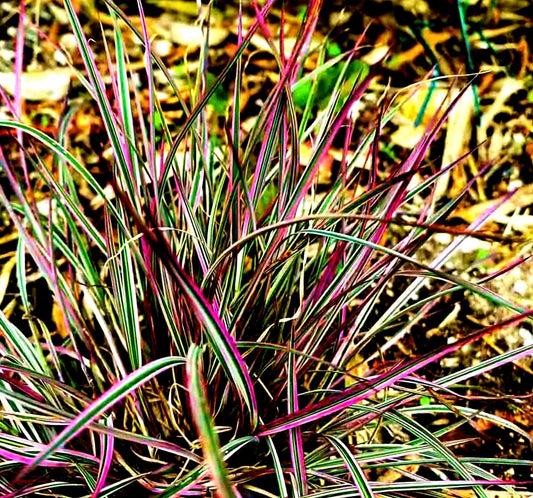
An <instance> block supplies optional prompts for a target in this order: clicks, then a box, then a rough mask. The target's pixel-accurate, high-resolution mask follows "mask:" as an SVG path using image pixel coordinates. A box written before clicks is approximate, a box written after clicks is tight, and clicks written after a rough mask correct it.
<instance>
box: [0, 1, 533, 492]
mask: <svg viewBox="0 0 533 498" xmlns="http://www.w3.org/2000/svg"><path fill="white" fill-rule="evenodd" d="M272 3H273V2H272V1H267V2H266V3H265V5H264V6H263V7H259V6H257V5H255V10H256V11H255V17H254V22H253V23H252V24H251V25H250V26H249V27H247V28H246V29H244V28H243V27H242V24H243V23H242V22H239V29H238V33H237V38H238V43H237V45H236V47H235V53H234V55H233V57H232V58H231V60H230V61H229V62H228V63H227V65H226V66H225V67H224V69H223V70H221V71H220V74H219V75H218V76H217V77H216V79H213V78H211V77H208V74H209V73H208V71H209V50H210V49H209V45H208V43H207V41H206V43H205V45H204V46H203V47H202V48H201V49H200V55H199V63H198V64H197V66H196V68H197V69H196V70H195V72H193V73H192V74H189V76H188V78H189V80H188V83H187V82H181V83H179V84H178V83H176V79H175V77H174V76H173V74H171V72H170V71H169V70H168V69H167V68H165V66H164V65H163V63H162V61H161V59H160V58H158V57H157V56H156V55H155V53H154V52H153V50H152V49H151V43H152V39H151V36H152V34H151V33H150V32H149V30H148V28H147V25H146V23H145V17H144V15H143V6H142V3H141V2H138V10H139V20H140V23H138V24H137V25H136V24H135V23H132V22H130V19H128V18H127V17H126V16H125V15H124V14H123V13H122V12H121V11H120V10H119V9H118V8H116V6H114V4H112V2H109V15H110V16H111V18H112V19H113V20H114V29H113V37H112V38H111V39H109V38H106V39H105V45H104V46H105V51H104V53H98V54H96V53H95V52H94V51H93V46H96V45H94V43H95V42H94V40H93V41H89V40H88V38H87V35H86V34H84V31H83V29H82V25H81V23H80V19H79V17H78V15H77V13H76V11H75V8H74V6H73V2H71V0H65V3H64V5H65V11H66V15H67V16H68V21H69V23H70V26H71V27H72V32H73V34H74V35H75V38H76V42H77V47H78V49H79V53H80V56H81V58H80V62H82V64H81V63H80V65H79V66H78V69H77V71H76V83H75V84H77V85H78V86H80V87H81V88H82V89H83V91H82V90H80V93H81V94H83V95H85V100H83V102H82V103H80V101H75V103H73V104H72V105H71V104H69V102H68V101H67V103H66V112H65V113H64V116H63V117H62V119H61V122H60V123H59V126H58V127H57V129H56V130H55V131H54V133H52V134H49V133H48V134H47V133H45V132H43V131H40V129H39V128H38V127H37V126H33V125H32V124H28V123H26V122H25V121H24V120H23V119H20V116H21V110H22V102H21V97H20V93H18V94H17V93H15V95H14V97H13V98H10V97H8V96H7V95H6V94H4V93H3V94H2V96H3V101H4V105H5V106H6V107H8V108H9V110H10V117H9V118H5V119H2V120H1V121H0V127H1V129H2V130H10V134H11V135H10V139H9V140H4V142H3V144H4V145H3V147H2V149H1V150H0V164H1V168H2V181H1V189H0V199H1V201H2V204H3V207H4V209H5V212H6V213H7V215H8V216H9V220H10V221H9V222H10V224H11V225H10V226H11V228H12V230H13V231H16V233H17V234H18V237H17V238H16V241H15V242H14V255H13V258H14V263H13V265H14V267H13V273H12V285H14V286H16V293H17V296H18V297H17V300H16V306H17V307H19V308H20V309H22V311H23V313H24V317H23V319H22V320H18V321H17V320H14V319H11V318H10V313H11V312H10V311H9V310H8V309H7V308H6V307H4V308H3V310H2V311H0V331H1V335H0V351H1V360H0V361H1V362H0V410H1V413H2V417H1V421H0V428H1V434H0V467H1V470H0V489H1V493H2V496H69V497H70V496H91V497H107V496H109V497H111V496H123V495H125V494H126V493H129V492H135V493H137V496H160V497H170V496H218V497H238V496H242V497H255V498H258V497H304V496H313V497H316V498H318V497H352V496H353V497H359V496H364V497H371V496H383V497H385V496H387V497H388V496H390V497H392V496H394V497H397V496H451V494H449V493H451V492H452V490H464V489H468V490H472V491H473V492H474V493H475V496H480V497H485V498H486V497H487V496H488V495H487V488H488V487H490V488H491V489H494V488H498V489H500V490H501V489H504V490H508V491H511V490H513V489H515V488H517V486H519V485H520V484H521V483H517V482H515V481H505V480H502V479H501V478H499V477H497V476H494V475H493V474H492V473H491V472H490V468H491V466H493V465H494V464H495V462H494V459H492V458H490V457H485V456H482V455H480V454H473V453H470V454H468V453H467V451H466V450H465V447H466V448H467V447H468V443H469V441H470V439H471V438H472V437H473V436H472V434H473V432H472V429H471V427H476V426H477V424H482V423H487V424H494V425H496V426H501V427H503V428H506V429H508V430H512V431H513V432H514V433H515V434H518V435H519V436H520V437H522V438H524V439H525V440H527V441H530V439H531V437H530V435H529V434H528V433H527V431H525V430H523V429H521V428H520V427H519V426H517V425H516V424H515V423H513V422H512V421H510V420H507V419H505V418H502V417H501V416H498V415H495V414H493V413H491V412H490V411H488V410H485V407H487V406H489V405H490V401H489V400H488V398H485V397H483V396H478V398H479V399H481V400H485V401H486V402H484V403H483V402H482V401H481V402H480V401H479V399H478V398H476V399H478V401H477V402H476V403H474V402H473V401H472V400H473V398H471V397H469V395H470V394H469V393H471V392H472V391H474V392H475V386H476V382H477V379H479V377H480V376H481V375H482V374H484V373H486V372H488V371H490V370H493V369H496V368H498V367H500V366H502V365H505V364H508V363H511V362H516V361H518V360H520V358H522V357H524V356H526V355H528V354H531V350H532V346H524V347H522V348H519V349H515V350H511V351H507V352H502V353H501V354H497V355H494V356H491V357H486V358H483V359H482V360H480V361H478V362H477V363H475V364H474V363H471V364H466V365H463V364H460V365H459V366H458V367H457V368H455V369H449V370H448V371H446V372H445V371H444V370H443V369H442V368H433V367H435V366H437V367H438V365H439V364H440V361H441V360H442V359H444V358H445V357H451V356H454V355H455V354H456V353H457V352H459V351H461V350H462V349H464V348H467V347H469V346H473V347H476V344H478V343H479V341H480V340H481V339H482V338H484V337H486V336H488V335H489V334H492V333H493V332H495V331H497V330H502V329H508V330H512V329H513V328H515V327H517V326H518V325H519V323H520V322H522V321H523V320H529V319H530V318H529V313H528V311H527V310H524V309H520V308H519V307H518V306H516V305H514V304H513V303H511V302H508V301H507V300H506V299H505V298H504V297H502V296H499V295H497V294H496V293H494V292H493V291H489V290H488V289H487V288H485V287H484V285H483V283H480V282H475V281H468V280H467V279H465V278H464V277H462V276H460V275H459V274H458V273H457V272H454V271H450V270H449V269H446V270H445V269H444V264H445V263H446V262H447V261H448V260H449V259H450V257H451V256H452V255H453V254H454V253H455V252H456V251H457V250H458V248H459V247H460V246H461V243H462V242H463V241H464V240H465V239H466V238H467V237H482V236H484V235H483V233H482V232H481V231H480V229H481V228H482V226H483V224H484V222H485V221H486V219H487V218H488V217H489V215H490V213H485V214H483V215H482V216H480V217H479V218H478V219H476V220H475V221H474V222H473V223H472V224H471V226H469V227H468V228H467V229H464V230H460V229H457V228H455V229H452V228H446V226H447V218H448V217H449V215H450V213H451V212H452V211H453V210H454V208H455V207H456V206H457V204H458V202H459V201H460V199H461V197H462V196H464V195H465V194H466V193H467V191H468V188H469V187H470V185H471V184H473V183H474V182H475V180H476V179H475V178H474V179H472V182H471V184H470V185H468V186H467V187H466V188H465V189H464V190H463V191H462V192H461V193H460V195H459V196H458V197H457V198H453V199H436V198H435V195H434V192H435V190H434V187H435V185H436V183H437V182H438V181H439V179H440V178H441V177H442V176H443V175H445V174H447V173H448V172H449V171H450V170H451V169H453V168H454V167H455V166H456V164H458V163H459V162H460V161H457V163H456V164H449V165H444V166H443V168H441V169H435V167H434V165H432V166H431V167H430V166H428V163H427V162H426V161H425V158H426V156H427V155H428V151H429V150H430V148H431V146H432V144H433V143H434V140H435V138H436V137H437V136H438V134H439V133H440V131H441V129H442V128H443V125H444V124H445V121H446V118H447V116H448V114H449V109H451V108H452V107H453V104H454V99H452V100H451V101H450V103H449V107H447V108H446V109H445V108H444V107H443V108H442V109H441V111H442V112H440V114H439V116H437V117H435V118H434V119H433V120H432V121H431V123H430V125H429V126H428V127H427V130H426V132H425V133H424V135H423V137H422V138H421V139H420V141H419V143H418V144H417V145H416V147H415V148H414V149H413V150H411V151H410V153H409V154H408V155H406V157H404V158H403V159H401V160H398V161H397V162H396V163H394V164H392V165H389V166H387V167H386V168H385V167H384V166H383V165H382V164H381V163H380V157H381V155H380V144H382V143H384V142H386V136H383V135H382V132H381V131H382V129H383V126H385V124H386V123H387V121H388V120H389V119H390V117H391V115H392V114H393V113H394V111H395V108H394V105H393V103H392V104H390V103H389V104H388V103H387V102H389V101H388V100H387V98H385V95H384V98H383V100H382V101H381V103H380V104H379V105H374V108H375V109H376V115H375V119H374V121H373V122H372V123H373V124H372V125H371V126H366V128H365V127H364V126H360V125H359V124H358V123H359V121H358V120H359V119H360V118H359V116H358V112H357V109H358V108H359V107H360V106H361V105H363V102H364V101H365V99H367V98H368V95H377V93H376V90H375V89H373V88H374V87H373V84H374V81H375V75H374V73H373V70H372V69H371V68H369V67H368V66H366V65H365V64H364V63H362V62H359V61H358V47H357V46H356V47H354V48H353V50H351V51H349V52H348V53H341V54H337V55H332V54H331V53H328V51H327V46H326V44H318V45H316V44H315V43H312V37H313V33H314V31H315V28H316V24H317V21H318V17H319V12H320V7H321V2H320V1H319V0H310V1H309V5H308V7H307V11H306V13H305V15H304V16H303V19H302V20H301V26H300V28H299V33H298V36H297V38H296V42H295V44H294V47H293V48H292V50H290V51H288V50H287V51H285V49H284V48H283V43H281V44H280V42H279V40H278V37H279V33H275V32H273V26H275V23H274V24H272V23H271V22H270V17H269V16H270V9H271V8H272ZM280 19H281V22H280V26H281V31H282V32H283V28H284V22H285V21H284V16H283V14H282V15H281V18H280ZM240 20H242V15H241V14H240ZM204 22H205V24H204V28H205V35H206V37H208V36H209V29H208V15H206V17H205V18H204ZM20 25H21V27H22V26H24V13H21V23H20ZM104 33H105V31H104ZM125 33H128V36H132V37H133V38H134V39H135V41H136V43H137V44H138V46H141V47H142V53H143V54H144V69H143V70H142V79H143V81H144V84H143V85H140V84H139V79H138V78H137V77H138V75H133V74H132V72H131V71H132V70H131V65H130V64H129V60H128V54H127V51H126V44H125V43H126V42H125ZM92 36H93V37H94V38H95V39H97V34H96V33H93V34H92ZM258 36H260V37H263V38H264V39H266V41H267V42H268V45H269V47H270V48H269V50H270V52H271V54H272V55H273V57H274V58H275V61H276V66H277V75H276V78H275V81H274V83H273V87H272V89H271V90H270V91H269V93H268V95H265V96H264V100H263V102H262V105H261V106H260V109H259V111H258V114H257V115H256V116H254V117H253V119H247V120H246V123H244V121H243V119H241V118H242V117H243V116H244V114H243V113H242V112H241V111H242V110H241V108H240V105H241V102H243V100H244V95H243V89H244V88H245V87H246V86H245V82H246V79H247V72H246V68H247V62H248V61H247V59H246V58H247V57H248V54H249V51H248V49H249V47H250V43H251V40H252V39H253V37H258ZM281 40H282V42H283V37H281ZM17 43H18V44H17V58H16V60H15V71H16V73H17V76H18V77H19V78H20V74H21V68H22V59H21V57H22V49H23V43H24V42H23V36H19V40H18V42H17ZM97 55H98V57H97ZM312 57H314V60H315V64H316V68H317V69H314V70H309V69H306V68H304V65H305V61H306V60H309V59H310V58H312ZM102 59H103V60H104V61H105V62H106V64H103V63H102ZM332 66H335V67H336V71H335V72H334V73H331V72H329V73H327V74H329V75H331V74H334V80H333V81H332V82H331V81H329V82H328V85H324V84H322V83H323V81H324V77H323V75H324V74H326V72H327V71H328V69H329V68H331V67H332ZM134 76H135V77H134ZM161 76H163V77H164V78H166V86H167V88H170V89H171V91H172V92H173V94H174V96H175V97H176V98H177V99H178V100H179V102H180V105H181V107H182V110H183V121H182V122H180V123H179V124H178V125H176V124H175V123H172V122H170V121H168V120H167V118H166V117H165V112H163V109H162V108H161V105H160V102H159V100H158V97H159V95H160V93H158V87H159V85H161ZM325 87H327V93H325V90H324V88H325ZM223 88H224V89H226V90H227V91H228V92H229V98H228V102H227V108H226V109H225V111H224V112H223V114H222V115H219V116H218V118H217V117H216V115H215V114H214V113H216V109H215V108H219V109H220V106H219V105H215V104H217V103H216V102H214V100H215V99H218V98H220V95H221V94H223V92H220V90H221V89H223ZM462 91H463V92H467V91H469V89H468V86H465V88H464V90H462ZM84 92H85V93H84ZM217 92H218V93H217ZM460 95H461V94H460V93H459V94H458V96H457V97H456V98H455V100H456V99H457V98H459V96H460ZM88 100H90V102H91V103H90V104H87V103H86V102H87V101H88ZM367 105H368V104H367ZM76 106H81V107H83V106H94V107H96V108H97V109H98V114H99V116H100V118H101V121H102V126H103V128H104V129H105V133H106V143H105V148H106V154H105V155H103V157H102V161H101V163H100V164H99V168H100V170H99V171H98V172H95V170H94V168H93V167H89V166H88V164H87V163H86V161H85V160H84V155H83V154H82V153H80V151H81V150H82V149H81V148H78V147H75V146H73V142H74V141H75V137H73V136H71V135H70V132H69V130H70V129H71V128H72V127H71V120H72V119H73V116H74V115H75V113H76V112H77V111H78V109H77V107H76ZM214 109H215V110H214ZM221 122H223V124H220V123H221ZM245 125H246V126H245ZM339 144H340V145H339ZM334 149H335V151H336V152H335V153H336V154H337V156H339V154H340V159H338V163H339V166H338V174H336V175H333V178H332V181H331V183H330V184H329V185H327V187H324V186H320V185H318V183H317V178H318V176H319V172H321V171H322V169H323V168H324V166H325V164H327V163H328V161H330V160H331V157H332V152H333V150H334ZM339 150H340V153H339V152H338V151H339ZM304 152H305V153H304ZM304 156H305V157H304ZM106 158H107V160H106ZM87 192H89V194H87ZM89 200H90V202H89ZM437 201H439V202H437ZM442 231H444V232H448V233H449V234H451V235H452V236H453V241H452V242H451V244H450V245H449V247H448V248H447V249H446V250H445V251H444V252H441V253H439V254H436V255H434V258H433V259H432V260H429V261H422V260H421V259H420V258H418V256H417V252H418V250H419V249H420V248H422V247H424V246H425V245H426V244H427V243H428V241H429V240H430V237H431V236H432V235H433V234H434V233H436V232H442ZM37 278H38V279H39V282H40V283H41V284H42V285H41V286H40V287H39V289H40V290H39V292H38V293H37V295H35V293H34V294H32V292H30V289H32V288H34V287H32V285H33V284H34V281H35V280H36V279H37ZM465 292H470V293H473V294H476V295H478V296H480V297H481V298H484V299H487V300H489V301H490V302H491V303H493V305H494V306H495V307H501V308H505V309H507V310H510V311H512V313H510V314H509V318H507V319H506V320H505V321H503V322H500V323H494V324H493V325H490V326H487V327H481V326H480V327H478V328H476V329H472V330H461V331H460V332H457V333H456V335H455V337H453V338H451V340H448V341H444V342H442V343H441V344H436V345H435V346H434V348H433V349H430V350H418V351H415V352H414V353H413V354H408V352H406V353H405V355H404V356H403V357H400V353H401V351H402V350H401V349H397V348H396V346H395V345H396V344H399V343H401V342H402V341H406V340H407V338H409V337H410V334H411V333H412V332H413V330H414V328H415V327H416V326H417V324H419V323H424V322H427V321H428V317H429V316H430V314H431V313H433V312H434V310H435V309H438V308H439V307H440V306H442V305H443V303H444V302H447V303H448V302H450V301H453V300H454V299H460V297H461V295H463V294H464V293H465ZM50 298H51V299H52V301H53V316H52V318H46V317H44V316H39V315H37V314H36V313H35V309H37V307H38V302H39V300H40V299H50ZM11 309H12V308H11ZM13 316H14V315H13ZM404 349H405V348H404ZM393 350H394V351H396V353H395V354H392V353H391V351H393ZM404 352H405V351H404ZM395 355H396V356H395ZM428 421H429V422H428ZM433 421H437V422H440V423H435V424H433V423H432V422H433ZM464 428H466V429H470V431H469V430H466V429H465V430H464V432H462V429H464ZM497 463H498V465H503V466H514V467H515V468H518V467H520V466H528V465H531V462H530V461H526V460H520V459H513V460H502V459H501V460H498V462H497Z"/></svg>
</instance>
